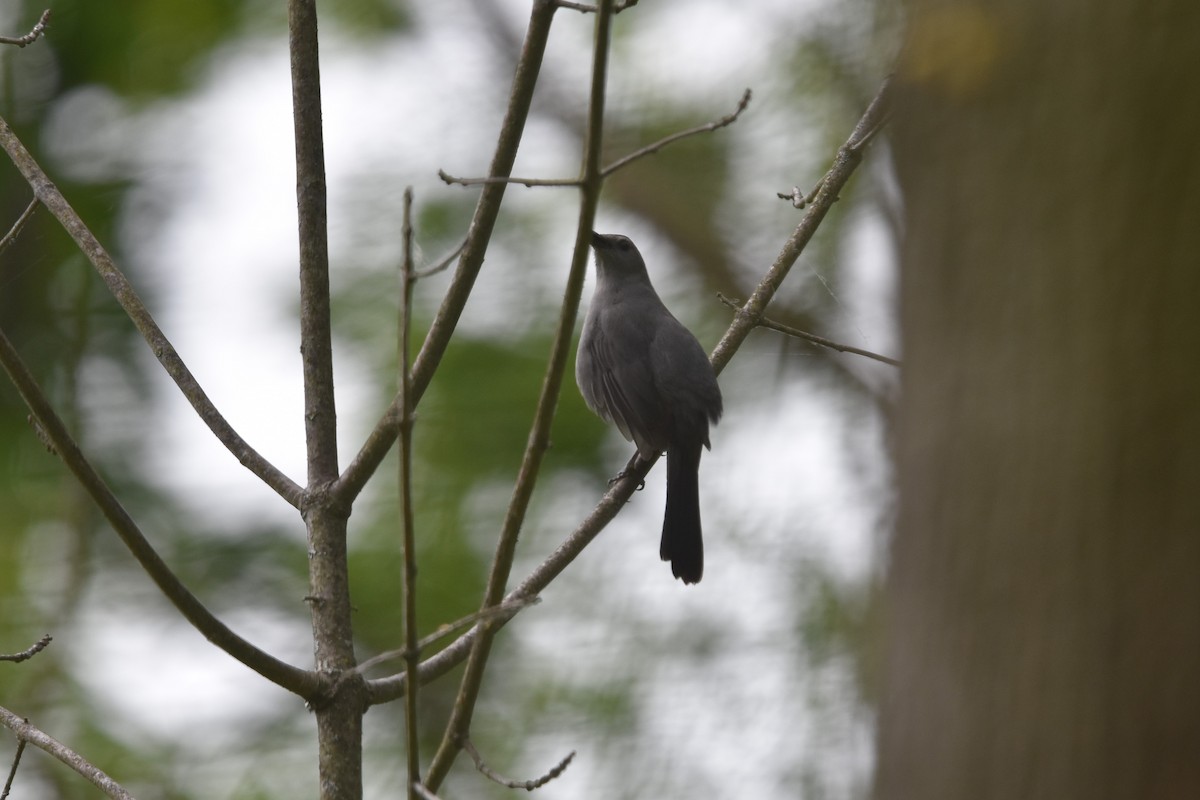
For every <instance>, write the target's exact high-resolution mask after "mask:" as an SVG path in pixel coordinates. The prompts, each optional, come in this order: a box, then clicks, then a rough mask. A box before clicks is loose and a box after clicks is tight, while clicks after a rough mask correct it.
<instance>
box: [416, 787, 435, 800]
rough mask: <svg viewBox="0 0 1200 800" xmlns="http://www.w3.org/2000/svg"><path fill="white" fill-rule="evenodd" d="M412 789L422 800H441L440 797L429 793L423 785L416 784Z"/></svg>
mask: <svg viewBox="0 0 1200 800" xmlns="http://www.w3.org/2000/svg"><path fill="white" fill-rule="evenodd" d="M412 789H413V791H415V792H416V793H417V794H418V795H419V796H420V797H421V800H441V798H440V797H438V796H437V795H436V794H434V793H433V792H431V791H429V789H428V788H427V787H426V786H425V784H423V783H417V784H414V785H413V786H412Z"/></svg>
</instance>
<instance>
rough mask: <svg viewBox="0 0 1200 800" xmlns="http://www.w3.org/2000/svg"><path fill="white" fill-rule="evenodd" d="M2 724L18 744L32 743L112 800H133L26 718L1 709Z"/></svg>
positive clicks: (0, 719) (113, 782)
mask: <svg viewBox="0 0 1200 800" xmlns="http://www.w3.org/2000/svg"><path fill="white" fill-rule="evenodd" d="M0 725H3V726H4V727H6V728H8V729H9V730H10V731H12V732H13V733H15V734H16V736H17V740H18V741H20V742H29V743H30V744H32V745H33V746H34V747H37V748H39V749H41V750H45V751H46V752H47V753H49V754H50V755H52V756H54V757H55V758H57V759H58V760H59V761H61V762H62V763H64V764H66V765H67V766H68V767H70V768H71V769H73V770H75V771H76V772H78V773H79V774H80V775H82V776H83V777H84V778H87V779H88V780H89V781H90V782H91V783H92V785H93V786H95V787H96V788H97V789H99V790H100V791H102V792H104V794H106V795H108V796H109V797H111V798H113V800H134V798H133V795H131V794H130V793H129V792H128V791H127V790H126V789H125V787H124V786H122V785H121V784H119V783H117V782H116V781H114V780H113V779H112V778H110V777H108V775H106V774H104V772H102V771H101V770H100V769H98V768H97V767H95V766H94V765H93V764H92V763H91V762H89V761H88V760H87V759H85V758H84V757H83V756H81V755H79V754H78V753H76V752H75V751H74V750H72V749H71V748H69V747H67V746H66V745H65V744H63V743H62V742H60V741H58V740H57V739H55V738H53V737H52V736H50V735H48V734H46V733H44V732H43V731H41V730H40V729H38V728H36V727H34V726H33V725H30V724H29V720H27V719H23V718H22V717H20V716H18V715H16V714H14V713H13V712H11V711H9V710H8V709H7V708H4V707H0ZM13 770H14V771H15V770H16V765H15V764H14V765H13Z"/></svg>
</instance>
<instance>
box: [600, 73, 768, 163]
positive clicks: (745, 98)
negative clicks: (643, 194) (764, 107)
mask: <svg viewBox="0 0 1200 800" xmlns="http://www.w3.org/2000/svg"><path fill="white" fill-rule="evenodd" d="M751 96H752V92H751V91H750V90H749V89H747V90H746V91H745V92H743V93H742V99H741V100H739V101H738V104H737V108H736V109H734V111H733V113H732V114H726V115H725V116H723V117H721V118H720V119H719V120H717V121H715V122H706V123H705V124H703V125H697V126H696V127H694V128H688V129H687V130H686V131H680V132H679V133H673V134H671V135H670V136H664V137H663V138H661V139H659V140H658V141H657V142H654V143H653V144H648V145H646V146H645V147H642V148H639V149H637V150H634V151H633V152H632V153H630V154H629V155H627V156H625V157H624V158H619V159H617V160H616V161H614V162H613V163H611V164H609V165H608V166H607V167H605V168H604V169H603V170H602V171H601V175H603V176H604V177H606V178H607V177H608V176H609V175H612V174H613V173H614V172H616V171H617V170H619V169H621V168H622V167H626V166H628V165H629V164H630V163H632V162H634V161H637V160H638V159H639V158H643V157H645V156H648V155H650V154H651V153H657V152H658V151H659V150H661V149H663V148H664V147H666V146H667V145H669V144H671V143H672V142H677V141H679V140H680V139H686V138H687V137H689V136H695V135H696V134H698V133H711V132H712V131H715V130H720V129H721V128H724V127H726V126H728V125H732V124H733V123H735V122H737V118H738V117H740V116H741V115H742V112H743V111H745V110H746V107H747V106H749V105H750V97H751Z"/></svg>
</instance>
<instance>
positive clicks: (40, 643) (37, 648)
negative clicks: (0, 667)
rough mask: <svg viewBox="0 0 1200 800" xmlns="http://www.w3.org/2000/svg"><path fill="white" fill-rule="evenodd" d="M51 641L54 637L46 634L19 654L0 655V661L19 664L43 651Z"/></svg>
mask: <svg viewBox="0 0 1200 800" xmlns="http://www.w3.org/2000/svg"><path fill="white" fill-rule="evenodd" d="M53 639H54V637H53V636H51V635H50V634H48V633H47V634H46V635H45V636H43V637H42V638H40V639H38V640H37V641H36V642H34V643H33V644H31V645H30V646H29V647H26V648H25V649H24V650H22V651H21V652H19V653H8V654H0V661H12V662H14V663H16V664H20V663H21V662H22V661H28V660H29V659H31V658H33V657H34V656H36V655H37V654H38V653H40V652H42V651H43V650H45V649H46V646H47V645H48V644H50V642H51V640H53Z"/></svg>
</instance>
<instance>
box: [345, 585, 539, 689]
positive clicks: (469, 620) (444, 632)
mask: <svg viewBox="0 0 1200 800" xmlns="http://www.w3.org/2000/svg"><path fill="white" fill-rule="evenodd" d="M540 602H541V599H540V598H538V597H530V598H525V599H521V600H505V601H504V602H503V603H500V604H499V605H495V606H491V607H490V608H485V609H483V610H481V611H476V612H475V613H474V614H468V615H467V616H465V617H462V618H460V619H456V620H454V621H453V622H447V623H445V624H443V625H439V626H438V627H437V630H435V631H434V632H433V633H431V634H429V635H428V636H423V637H421V639H420V640H419V641H418V642H417V652H418V653H422V652H424V651H425V650H426V648H428V647H429V645H431V644H433V643H434V642H436V641H437V640H438V639H443V638H445V637H447V636H449V635H450V634H452V633H454V632H455V631H458V630H462V629H463V628H465V627H467V626H468V625H474V624H475V623H477V622H480V621H481V620H486V619H492V618H496V617H503V616H508V617H511V616H512V615H513V614H515V613H516V612H517V611H519V610H521V609H522V608H524V607H525V606H532V605H537V604H538V603H540ZM408 652H409V648H408V647H407V646H405V647H402V648H400V649H399V650H388V651H386V652H383V653H380V654H379V655H375V656H371V657H370V658H368V659H367V660H366V661H363V662H362V663H361V664H359V665H358V666H357V667H355V670H357V671H358V672H360V673H364V674H365V673H366V672H367V670H369V669H371V668H372V667H377V666H379V665H380V664H383V663H385V662H387V661H391V660H392V659H396V658H404V656H405V655H406V654H407V653H408ZM414 674H416V673H415V672H414Z"/></svg>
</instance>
